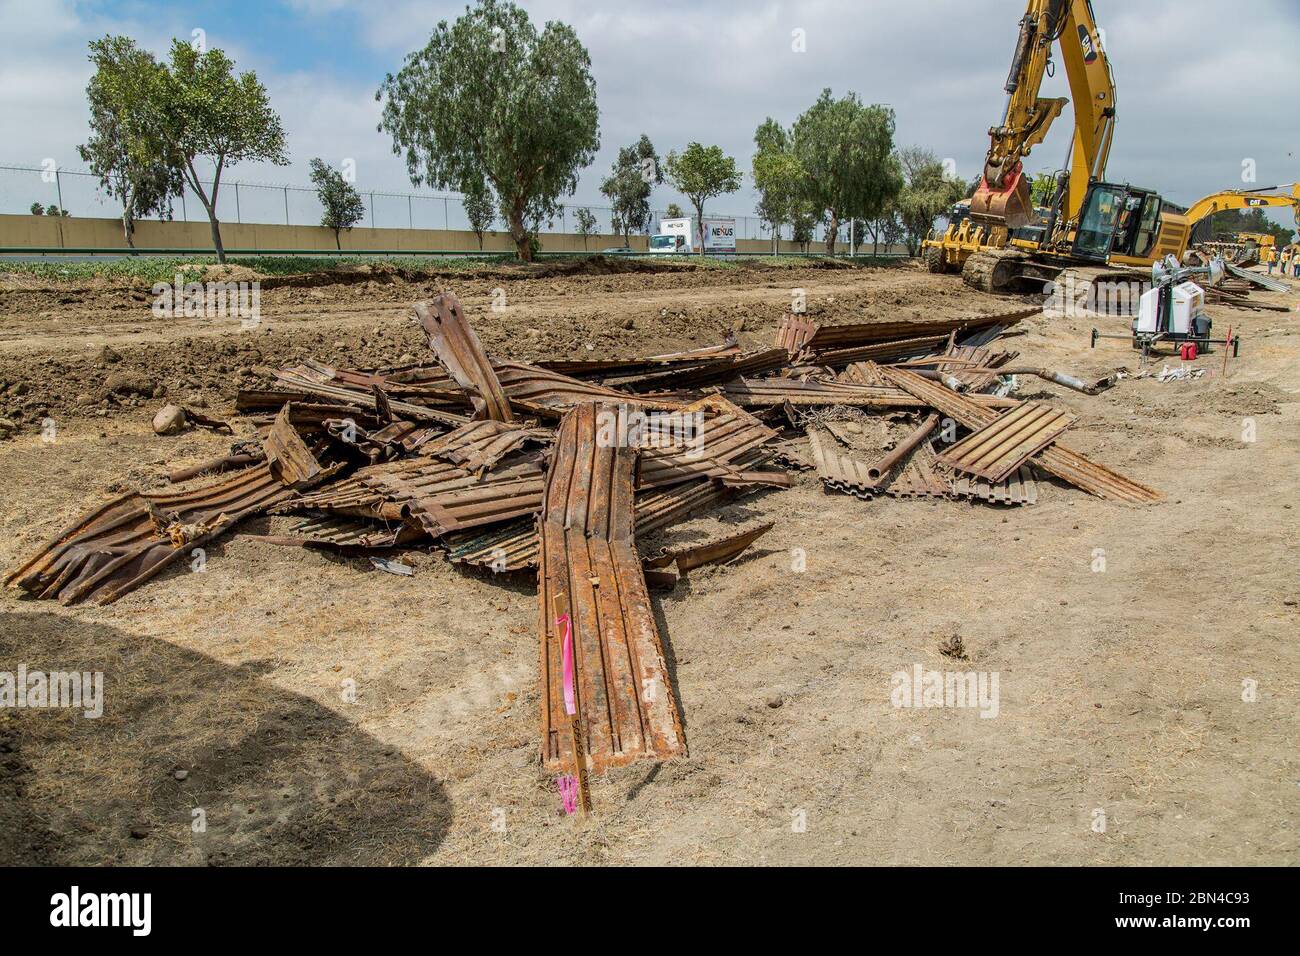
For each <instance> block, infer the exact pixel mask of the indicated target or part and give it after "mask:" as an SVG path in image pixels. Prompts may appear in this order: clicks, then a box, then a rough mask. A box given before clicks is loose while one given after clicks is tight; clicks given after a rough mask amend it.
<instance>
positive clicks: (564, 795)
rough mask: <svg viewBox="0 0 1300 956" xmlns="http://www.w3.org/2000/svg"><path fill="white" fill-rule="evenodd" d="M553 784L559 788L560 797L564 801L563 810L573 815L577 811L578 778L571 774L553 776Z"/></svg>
mask: <svg viewBox="0 0 1300 956" xmlns="http://www.w3.org/2000/svg"><path fill="white" fill-rule="evenodd" d="M555 786H556V787H558V788H559V790H560V799H561V800H562V801H563V802H564V812H565V813H567V814H568V815H569V816H573V815H574V814H575V813H577V812H578V779H577V778H576V777H574V776H573V775H572V774H567V773H566V774H565V775H564V776H562V777H556V778H555Z"/></svg>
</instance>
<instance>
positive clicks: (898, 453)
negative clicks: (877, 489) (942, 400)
mask: <svg viewBox="0 0 1300 956" xmlns="http://www.w3.org/2000/svg"><path fill="white" fill-rule="evenodd" d="M938 427H939V415H938V413H935V414H933V415H931V416H930V417H929V418H927V419H926V420H925V421H923V422H922V423H921V427H920V428H918V429H917V430H916V431H914V432H912V434H910V435H908V436H907V438H905V439H903V441H902V442H901V443H899V445H898V447H897V448H895V449H894V450H893V451H891V452H890V453H889V454H887V455H886V456H885V457H884V458H882V459H880V461H878V462H876V463H875V464H874V465H868V466H867V478H868V479H870V481H871V484H872V486H873V487H874V486H875V484H876V483H877V482H879V481H880V479H881V478H883V477H884V476H885V475H887V474H889V472H890V471H891V470H892V469H893V467H894V466H895V465H897V464H898V463H899V462H900V461H902V460H903V458H905V457H906V456H907V455H908V454H909V453H910V452H911V451H912V449H913V448H915V447H916V446H917V445H919V444H921V442H923V441H925V440H926V438H928V437H929V435H930V432H932V431H934V430H935V429H936V428H938Z"/></svg>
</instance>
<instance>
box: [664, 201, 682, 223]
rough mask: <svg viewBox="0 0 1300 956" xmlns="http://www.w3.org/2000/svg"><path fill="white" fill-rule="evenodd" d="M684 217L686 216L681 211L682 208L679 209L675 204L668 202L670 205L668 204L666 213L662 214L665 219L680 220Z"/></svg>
mask: <svg viewBox="0 0 1300 956" xmlns="http://www.w3.org/2000/svg"><path fill="white" fill-rule="evenodd" d="M685 215H686V213H685V212H683V211H682V207H681V206H679V205H677V203H675V202H670V203H669V204H668V209H667V211H666V212H665V213H664V218H665V219H681V218H682V217H683V216H685Z"/></svg>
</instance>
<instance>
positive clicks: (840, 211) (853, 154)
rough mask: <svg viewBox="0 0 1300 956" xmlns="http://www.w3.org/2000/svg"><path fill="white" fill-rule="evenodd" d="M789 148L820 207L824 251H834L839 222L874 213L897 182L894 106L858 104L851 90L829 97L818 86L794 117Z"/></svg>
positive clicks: (899, 179) (899, 182) (810, 197)
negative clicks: (812, 100) (817, 93)
mask: <svg viewBox="0 0 1300 956" xmlns="http://www.w3.org/2000/svg"><path fill="white" fill-rule="evenodd" d="M792 132H793V149H794V154H795V156H796V157H798V159H799V162H800V164H801V165H802V166H803V169H804V173H805V179H804V182H805V185H806V189H805V190H804V193H805V196H806V198H807V200H808V201H809V202H810V203H812V204H813V205H814V206H815V207H817V208H819V209H822V210H825V216H826V252H827V254H829V255H833V254H834V253H835V237H836V234H837V233H838V231H839V227H840V223H841V222H842V221H844V220H846V219H848V218H850V217H854V216H856V217H858V218H861V219H874V218H875V217H877V216H879V215H880V211H881V209H883V208H884V206H885V204H886V203H887V202H889V200H890V199H892V198H893V197H894V196H896V195H898V191H899V189H901V188H902V185H903V183H902V177H901V174H900V171H899V169H898V164H897V161H896V160H895V159H894V157H893V156H892V152H893V148H894V111H893V110H891V109H889V108H887V107H884V106H864V105H863V104H862V102H861V101H860V100H859V99H858V97H857V94H855V93H851V92H850V93H849V94H848V95H846V96H844V97H843V98H842V99H838V100H837V99H834V98H833V97H832V96H831V91H830V90H829V89H826V90H822V94H821V96H820V97H819V98H818V99H817V102H816V103H814V104H813V105H812V106H810V107H809V108H808V109H807V111H805V112H804V113H803V114H802V115H801V116H800V117H799V118H798V119H797V120H795V123H794V128H793V131H792Z"/></svg>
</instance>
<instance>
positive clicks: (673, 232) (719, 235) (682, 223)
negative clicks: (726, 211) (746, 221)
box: [650, 216, 736, 255]
mask: <svg viewBox="0 0 1300 956" xmlns="http://www.w3.org/2000/svg"><path fill="white" fill-rule="evenodd" d="M694 223H695V220H694V219H692V218H691V217H690V216H681V217H676V218H673V219H661V220H659V232H657V233H656V234H655V235H653V236H651V237H650V251H651V252H653V253H658V254H659V255H665V254H667V255H671V254H674V253H679V252H680V253H692V252H699V251H700V241H701V233H702V234H703V243H704V252H705V253H706V254H708V255H735V253H736V220H735V219H732V218H723V217H716V216H705V217H704V228H703V230H700V231H697V230H696V229H695V227H694Z"/></svg>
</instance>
